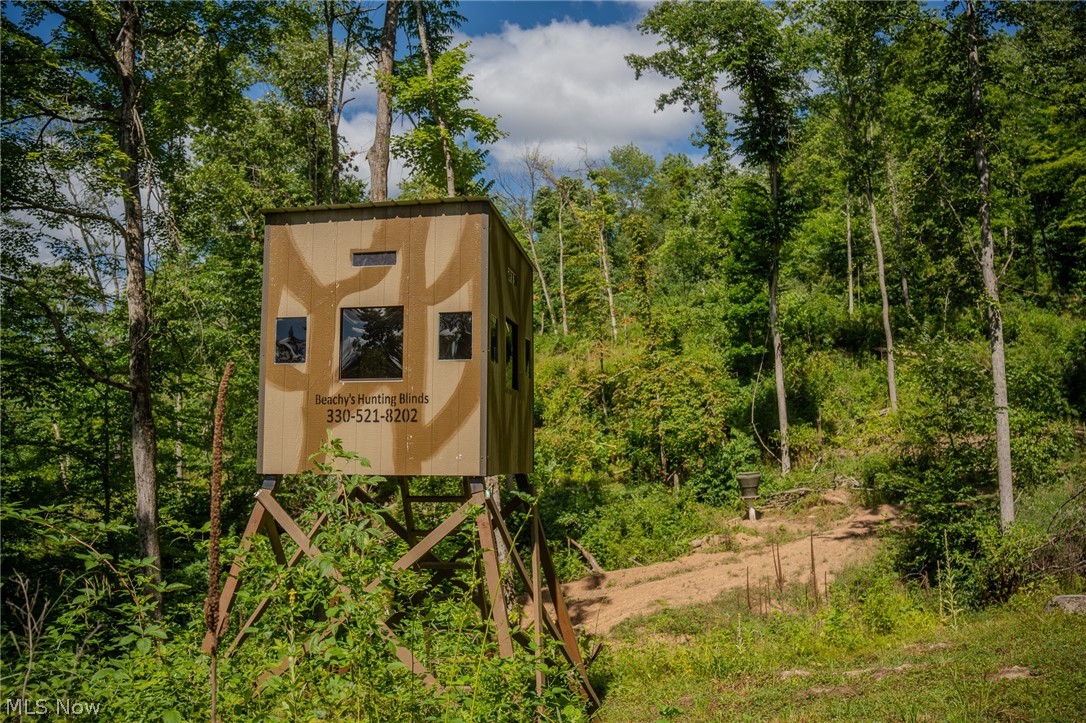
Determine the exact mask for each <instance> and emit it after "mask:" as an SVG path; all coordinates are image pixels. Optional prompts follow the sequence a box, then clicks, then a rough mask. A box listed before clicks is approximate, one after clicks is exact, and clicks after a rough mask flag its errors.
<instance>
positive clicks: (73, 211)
mask: <svg viewBox="0 0 1086 723" xmlns="http://www.w3.org/2000/svg"><path fill="white" fill-rule="evenodd" d="M11 198H12V200H13V201H14V202H15V203H14V204H12V205H5V208H4V210H5V211H45V212H46V213H56V214H60V215H61V216H68V217H70V218H74V219H79V220H81V221H98V222H99V223H104V224H107V225H108V226H111V227H113V229H114V230H115V231H116V232H117V233H119V234H120V235H122V236H124V234H125V228H124V226H122V225H121V223H120V222H119V221H117V219H115V218H113V217H112V216H107V215H105V214H102V213H96V212H94V211H86V210H82V209H78V208H70V207H69V208H65V207H63V206H54V205H52V204H49V203H40V202H34V203H31V202H29V201H26V200H24V199H21V198H18V197H15V196H13V197H11Z"/></svg>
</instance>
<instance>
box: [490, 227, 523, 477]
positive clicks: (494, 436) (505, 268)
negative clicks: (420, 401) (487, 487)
mask: <svg viewBox="0 0 1086 723" xmlns="http://www.w3.org/2000/svg"><path fill="white" fill-rule="evenodd" d="M488 237H489V238H488V242H489V245H490V255H489V259H488V269H487V298H488V308H489V315H492V316H494V317H495V318H496V319H497V322H498V362H497V363H496V364H495V363H493V362H490V361H489V356H488V357H487V359H488V362H487V367H488V370H487V445H486V449H487V474H491V475H494V474H511V473H516V472H524V473H527V472H531V471H532V470H533V462H534V447H533V441H534V437H533V431H534V430H533V428H532V425H533V418H532V415H533V403H534V402H533V390H534V386H535V385H534V380H533V379H532V378H530V377H529V375H528V368H529V367H528V365H527V364H526V363H525V362H526V347H525V341H526V340H527V341H529V342H531V344H532V349H533V352H534V347H535V340H534V338H533V335H532V324H533V315H532V288H533V283H534V281H535V271H534V268H533V266H532V264H531V261H529V260H528V256H527V255H526V254H525V253H524V251H523V249H521V247H520V245H519V242H518V241H517V240H516V239H515V238H513V237H512V236H510V234H509V233H508V231H507V229H506V227H505V225H503V224H501V223H498V222H493V223H491V224H490V232H489V234H488ZM510 270H512V271H513V273H514V274H515V275H516V283H515V284H514V283H511V282H510V279H509V271H510ZM506 319H509V320H511V321H513V322H514V323H516V324H517V327H518V328H517V331H518V335H519V337H520V339H519V340H518V353H517V358H516V363H517V367H518V374H519V375H520V378H519V387H520V388H519V389H518V390H513V389H511V388H510V387H509V385H508V383H507V377H506V374H507V370H506ZM486 323H487V338H488V339H489V334H490V331H489V327H490V320H489V318H488V319H487V322H486ZM533 366H534V362H533Z"/></svg>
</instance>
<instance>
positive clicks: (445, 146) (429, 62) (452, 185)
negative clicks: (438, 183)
mask: <svg viewBox="0 0 1086 723" xmlns="http://www.w3.org/2000/svg"><path fill="white" fill-rule="evenodd" d="M415 17H416V18H418V22H419V48H420V49H421V50H422V57H423V59H424V60H425V61H426V77H427V78H428V79H429V81H430V112H431V113H433V115H434V120H435V121H436V122H437V127H438V129H439V130H440V131H441V153H442V155H444V156H445V193H446V194H447V195H448V196H450V197H451V196H455V195H456V173H455V171H454V170H453V157H452V148H450V146H449V143H450V138H451V136H450V135H449V128H448V126H447V125H446V124H445V117H444V116H443V115H442V114H441V109H440V108H439V107H438V104H437V97H436V94H435V92H434V91H435V89H434V61H433V58H432V57H430V38H429V33H427V31H426V17H425V15H424V13H423V11H422V1H421V0H415Z"/></svg>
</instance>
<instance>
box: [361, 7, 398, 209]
mask: <svg viewBox="0 0 1086 723" xmlns="http://www.w3.org/2000/svg"><path fill="white" fill-rule="evenodd" d="M401 4H402V0H389V2H387V3H385V24H384V27H383V28H382V29H381V48H380V51H379V52H378V54H377V120H376V127H375V128H374V132H373V145H372V146H370V149H369V150H368V151H366V163H368V164H369V167H370V200H372V201H386V200H388V145H389V142H390V141H391V140H392V93H391V91H390V89H389V84H390V82H391V78H392V70H393V67H394V65H393V63H394V61H395V57H396V31H397V28H398V27H399V22H398V21H399V17H400V5H401Z"/></svg>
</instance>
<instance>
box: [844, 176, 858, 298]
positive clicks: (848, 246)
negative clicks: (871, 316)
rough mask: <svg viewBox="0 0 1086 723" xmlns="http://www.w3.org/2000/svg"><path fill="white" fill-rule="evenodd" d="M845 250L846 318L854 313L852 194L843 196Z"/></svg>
mask: <svg viewBox="0 0 1086 723" xmlns="http://www.w3.org/2000/svg"><path fill="white" fill-rule="evenodd" d="M845 252H846V253H847V254H848V318H850V319H851V318H852V317H853V315H855V313H856V291H855V289H853V287H852V194H851V193H849V194H848V195H847V196H846V197H845Z"/></svg>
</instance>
